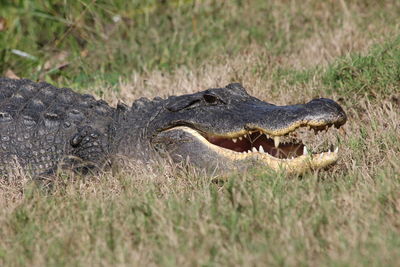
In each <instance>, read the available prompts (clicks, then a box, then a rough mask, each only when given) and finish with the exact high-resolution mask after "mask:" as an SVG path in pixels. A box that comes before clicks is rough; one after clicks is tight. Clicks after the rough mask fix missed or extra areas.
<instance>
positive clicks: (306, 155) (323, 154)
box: [166, 125, 339, 173]
mask: <svg viewBox="0 0 400 267" xmlns="http://www.w3.org/2000/svg"><path fill="white" fill-rule="evenodd" d="M331 126H332V125H322V126H321V125H319V126H310V125H301V126H298V127H296V128H295V129H293V128H291V129H288V130H287V132H286V133H284V134H282V135H270V134H267V133H265V132H264V131H263V130H262V129H260V128H258V129H254V130H242V131H240V132H234V133H227V134H212V133H206V132H203V131H199V130H196V129H193V128H191V127H187V126H177V127H174V128H171V129H169V130H167V131H166V132H169V131H178V132H184V133H186V134H187V135H188V136H190V138H189V139H188V140H197V142H199V143H200V144H202V145H203V146H204V147H206V150H207V151H213V152H214V153H216V154H217V155H218V156H219V158H221V159H223V160H231V161H233V162H235V161H247V160H250V161H255V162H259V163H261V164H263V165H265V166H268V167H269V168H271V169H275V170H281V169H285V170H286V171H288V172H292V173H302V172H304V171H306V170H308V169H318V168H324V167H326V166H328V165H330V164H332V163H334V162H336V161H337V160H338V158H339V156H338V155H339V149H338V147H337V146H336V145H335V140H336V141H337V140H338V139H337V137H338V135H337V134H338V132H335V131H337V130H338V129H336V128H334V127H331ZM234 165H235V164H234Z"/></svg>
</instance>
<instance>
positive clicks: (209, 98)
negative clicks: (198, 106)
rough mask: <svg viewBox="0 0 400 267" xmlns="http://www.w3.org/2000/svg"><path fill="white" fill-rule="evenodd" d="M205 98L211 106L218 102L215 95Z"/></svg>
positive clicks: (205, 96)
mask: <svg viewBox="0 0 400 267" xmlns="http://www.w3.org/2000/svg"><path fill="white" fill-rule="evenodd" d="M203 97H204V100H205V101H206V102H207V103H209V104H214V103H216V102H217V101H218V97H216V96H214V95H209V94H205V95H203Z"/></svg>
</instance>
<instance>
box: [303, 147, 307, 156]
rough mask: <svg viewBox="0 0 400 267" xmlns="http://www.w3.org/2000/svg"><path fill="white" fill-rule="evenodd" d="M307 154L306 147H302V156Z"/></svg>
mask: <svg viewBox="0 0 400 267" xmlns="http://www.w3.org/2000/svg"><path fill="white" fill-rule="evenodd" d="M307 154H308V150H307V147H306V146H304V147H303V155H307Z"/></svg>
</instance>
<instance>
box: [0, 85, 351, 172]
mask: <svg viewBox="0 0 400 267" xmlns="http://www.w3.org/2000/svg"><path fill="white" fill-rule="evenodd" d="M346 120H347V117H346V114H345V112H344V111H343V109H342V108H341V106H340V105H339V104H337V103H336V102H334V101H333V100H331V99H326V98H319V99H314V100H312V101H310V102H308V103H306V104H297V105H288V106H276V105H273V104H270V103H267V102H264V101H261V100H259V99H257V98H255V97H253V96H250V95H249V94H248V93H247V92H246V90H245V89H244V88H243V86H242V85H241V84H239V83H232V84H229V85H227V86H226V87H224V88H213V89H207V90H205V91H201V92H197V93H193V94H186V95H181V96H170V97H168V98H165V99H162V98H160V97H156V98H154V99H152V100H149V99H147V98H140V99H137V100H136V101H134V102H133V104H132V105H131V106H130V107H129V106H127V105H125V104H123V103H121V102H120V103H118V104H117V105H116V107H112V106H110V105H108V104H107V103H106V102H105V101H103V100H96V99H95V98H94V97H93V96H91V95H88V94H80V93H76V92H74V91H72V90H71V89H69V88H57V87H54V86H52V85H50V84H48V83H45V82H39V83H36V82H33V81H30V80H27V79H20V80H16V79H9V78H0V174H1V175H2V176H7V174H8V173H10V172H11V171H13V170H15V169H16V167H18V168H17V169H20V170H23V171H24V172H28V173H30V174H32V175H34V176H35V175H41V174H46V173H54V171H56V170H59V169H60V168H61V169H65V168H71V169H74V170H79V171H81V172H87V171H90V170H95V169H101V168H105V167H106V166H110V165H111V164H112V163H113V162H114V161H113V160H112V159H115V158H123V159H135V160H140V161H141V162H148V161H151V160H152V158H154V157H155V156H157V155H161V157H160V158H165V157H168V158H169V159H171V161H172V162H188V163H190V164H192V165H193V166H196V167H197V168H200V169H204V170H214V171H215V170H221V171H226V170H231V169H232V168H236V169H240V168H243V167H245V166H252V165H253V164H258V165H260V166H263V167H265V168H268V169H272V170H284V171H287V172H293V173H303V172H305V171H307V170H311V169H318V168H324V167H326V166H328V165H331V164H333V163H334V162H336V161H337V159H338V156H339V152H338V147H336V148H334V147H332V148H328V149H327V150H325V151H323V152H319V153H317V152H315V151H311V149H310V148H309V147H308V146H307V144H306V143H304V142H303V141H302V140H301V136H302V133H303V134H304V133H309V132H312V133H313V135H315V136H325V135H327V133H328V132H329V131H330V129H339V128H340V127H341V126H342V125H343V124H345V122H346ZM314 132H315V133H318V135H316V134H315V133H314ZM303 136H305V135H303ZM311 139H312V138H311ZM328 139H329V138H328ZM328 141H329V140H328Z"/></svg>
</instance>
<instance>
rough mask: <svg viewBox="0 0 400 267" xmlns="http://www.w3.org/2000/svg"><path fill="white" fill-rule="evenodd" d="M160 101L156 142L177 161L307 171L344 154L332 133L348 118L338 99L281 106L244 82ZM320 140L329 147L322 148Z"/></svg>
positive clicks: (153, 131) (152, 135)
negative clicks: (251, 90)
mask: <svg viewBox="0 0 400 267" xmlns="http://www.w3.org/2000/svg"><path fill="white" fill-rule="evenodd" d="M159 106H162V109H161V108H160V109H161V110H162V111H160V112H158V114H156V115H155V116H154V117H153V119H152V121H151V122H150V123H149V125H148V128H149V129H148V132H149V136H148V138H149V139H150V140H151V141H150V143H151V145H152V146H153V147H154V148H155V149H156V150H158V151H163V152H167V153H168V154H169V155H170V156H171V157H172V159H174V160H175V161H182V160H189V161H190V162H191V163H192V164H194V165H196V166H200V167H204V168H207V169H209V168H210V167H211V168H215V167H217V166H220V167H222V168H227V167H229V168H230V167H239V168H242V166H245V165H248V164H249V163H258V164H261V165H265V166H266V167H268V168H271V169H274V170H279V169H285V170H286V171H288V172H296V173H302V172H304V171H306V170H308V169H316V168H323V167H326V166H328V165H330V164H332V163H334V162H336V161H337V159H338V155H339V153H338V147H329V145H330V143H334V142H333V140H332V139H334V138H336V136H335V135H330V134H328V133H329V132H330V131H334V129H335V128H337V129H338V128H339V127H340V126H342V125H343V124H344V123H345V122H346V120H347V118H346V114H345V113H344V111H343V109H342V108H341V107H340V106H339V105H338V104H337V103H336V102H334V101H333V100H330V99H325V98H320V99H314V100H312V101H310V102H308V103H306V104H300V105H290V106H276V105H273V104H269V103H266V102H263V101H261V100H259V99H257V98H255V97H252V96H250V95H249V94H248V93H247V92H246V90H245V89H244V88H243V87H242V86H241V85H240V84H230V85H228V86H226V87H225V88H217V89H208V90H205V91H202V92H198V93H194V94H189V95H182V96H173V97H170V98H168V99H166V100H164V101H162V102H161V103H160V104H159ZM331 126H334V127H331ZM325 130H326V131H325ZM319 132H321V133H319ZM314 133H319V134H314ZM313 136H315V139H316V140H313V139H314V138H313ZM324 136H326V137H325V138H324ZM321 138H322V142H321ZM303 139H304V140H303ZM331 141H332V142H331ZM317 143H318V144H320V143H325V144H326V143H327V144H328V147H326V146H325V149H326V150H325V151H321V147H318V144H317ZM316 144H317V145H316Z"/></svg>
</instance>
